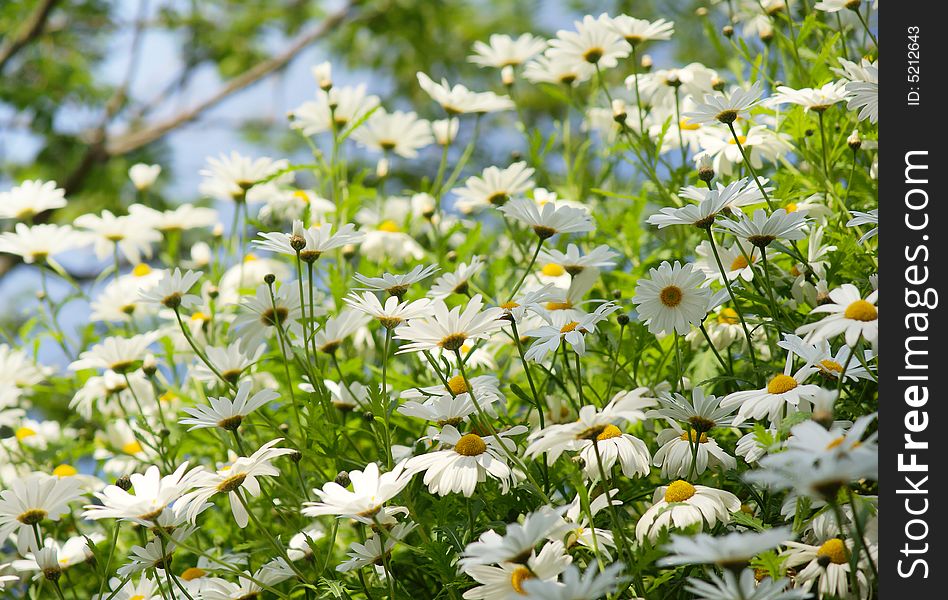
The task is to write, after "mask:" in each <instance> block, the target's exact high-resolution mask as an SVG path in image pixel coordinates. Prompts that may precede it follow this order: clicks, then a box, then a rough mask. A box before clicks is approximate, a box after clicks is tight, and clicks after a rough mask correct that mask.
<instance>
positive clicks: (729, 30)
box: [721, 25, 734, 38]
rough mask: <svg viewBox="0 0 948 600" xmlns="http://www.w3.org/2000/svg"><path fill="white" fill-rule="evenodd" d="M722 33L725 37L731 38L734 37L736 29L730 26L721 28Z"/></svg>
mask: <svg viewBox="0 0 948 600" xmlns="http://www.w3.org/2000/svg"><path fill="white" fill-rule="evenodd" d="M721 33H723V34H724V37H727V38H729V37H731V36H733V35H734V28H733V27H731V26H730V25H725V26H724V27H722V28H721Z"/></svg>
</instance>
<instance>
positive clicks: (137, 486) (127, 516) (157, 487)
mask: <svg viewBox="0 0 948 600" xmlns="http://www.w3.org/2000/svg"><path fill="white" fill-rule="evenodd" d="M187 468H188V463H184V464H182V465H181V466H179V467H178V468H177V469H175V471H174V473H172V474H170V475H165V476H164V477H162V476H161V472H160V471H159V470H158V467H156V466H154V465H152V466H150V467H148V469H146V470H145V473H144V474H141V473H132V475H130V476H129V480H130V482H131V487H129V488H128V490H132V491H128V490H126V489H124V488H121V487H119V486H117V485H108V486H106V487H105V488H104V489H103V490H102V491H101V492H96V494H95V497H96V498H97V499H98V500H99V502H101V504H89V505H86V506H85V507H84V508H85V509H86V510H85V512H84V513H83V514H82V517H83V518H84V519H92V520H99V519H123V520H126V521H132V522H134V523H138V524H139V525H142V526H144V527H153V526H154V525H155V522H156V520H157V519H158V518H159V517H161V516H162V513H164V512H165V509H166V508H167V507H168V505H169V504H171V503H172V502H176V501H177V500H178V499H179V498H180V497H181V495H182V494H184V493H185V492H187V491H188V490H190V489H191V487H192V486H193V485H194V480H195V478H196V476H197V473H198V472H199V470H198V469H193V470H191V471H190V472H187V473H186V471H187Z"/></svg>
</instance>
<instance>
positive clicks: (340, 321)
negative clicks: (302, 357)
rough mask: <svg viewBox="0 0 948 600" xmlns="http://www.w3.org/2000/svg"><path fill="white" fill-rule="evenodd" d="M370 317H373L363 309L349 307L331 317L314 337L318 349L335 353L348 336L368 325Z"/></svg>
mask: <svg viewBox="0 0 948 600" xmlns="http://www.w3.org/2000/svg"><path fill="white" fill-rule="evenodd" d="M370 319H371V317H369V315H368V314H366V313H364V312H362V311H361V310H355V309H349V308H347V309H344V310H342V311H341V312H340V313H339V314H338V315H336V316H334V317H329V318H328V319H326V323H325V324H324V325H323V327H322V328H321V329H320V330H319V331H317V332H316V336H315V338H314V339H313V342H314V343H315V344H316V349H317V350H319V351H320V352H325V353H326V354H332V353H334V352H335V351H336V350H338V349H339V347H340V346H342V343H343V342H344V341H345V340H346V338H348V337H349V336H351V335H353V334H354V333H356V332H357V331H359V330H360V329H362V328H363V327H365V326H366V325H368V324H369V320H370Z"/></svg>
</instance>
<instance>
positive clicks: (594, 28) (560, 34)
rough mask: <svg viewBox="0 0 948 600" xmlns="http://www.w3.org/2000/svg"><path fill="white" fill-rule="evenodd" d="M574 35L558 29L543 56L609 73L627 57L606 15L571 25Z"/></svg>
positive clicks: (620, 38)
mask: <svg viewBox="0 0 948 600" xmlns="http://www.w3.org/2000/svg"><path fill="white" fill-rule="evenodd" d="M573 27H574V28H575V31H570V30H566V29H561V30H559V31H557V32H556V37H555V38H553V39H552V40H550V49H549V50H548V51H547V53H546V55H547V56H548V57H549V58H550V59H551V60H562V61H567V62H577V63H582V62H586V63H588V64H590V65H595V66H597V67H599V68H601V69H611V68H613V67H615V66H616V65H618V64H619V59H620V58H625V57H626V56H628V55H629V52H630V48H629V44H627V43H626V42H625V41H624V40H623V39H622V37H621V36H620V35H619V33H618V32H617V31H616V29H615V27H614V26H613V24H612V19H610V18H609V17H608V16H607V15H603V16H602V17H600V18H598V19H596V18H594V17H592V16H591V15H586V16H585V17H583V20H582V21H574V22H573Z"/></svg>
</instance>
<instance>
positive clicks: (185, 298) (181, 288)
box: [139, 268, 203, 310]
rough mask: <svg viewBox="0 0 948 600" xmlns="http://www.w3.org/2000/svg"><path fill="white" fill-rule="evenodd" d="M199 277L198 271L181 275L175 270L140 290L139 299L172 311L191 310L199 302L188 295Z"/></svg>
mask: <svg viewBox="0 0 948 600" xmlns="http://www.w3.org/2000/svg"><path fill="white" fill-rule="evenodd" d="M201 275H203V273H201V272H200V271H198V272H194V271H190V270H189V271H187V272H186V273H184V274H182V273H181V269H178V268H175V270H174V272H167V273H165V275H164V277H162V278H161V279H160V280H158V283H157V284H156V285H155V286H153V287H149V288H147V289H144V290H142V291H141V292H140V293H139V297H140V298H141V299H142V300H144V301H145V302H148V303H151V304H158V305H161V306H164V307H166V308H171V309H174V310H178V308H179V307H180V308H191V307H193V306H195V305H197V304H200V302H201V299H200V298H198V297H197V296H195V295H194V294H189V293H188V292H190V291H191V288H193V287H194V284H196V283H197V282H198V281H200V279H201Z"/></svg>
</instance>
